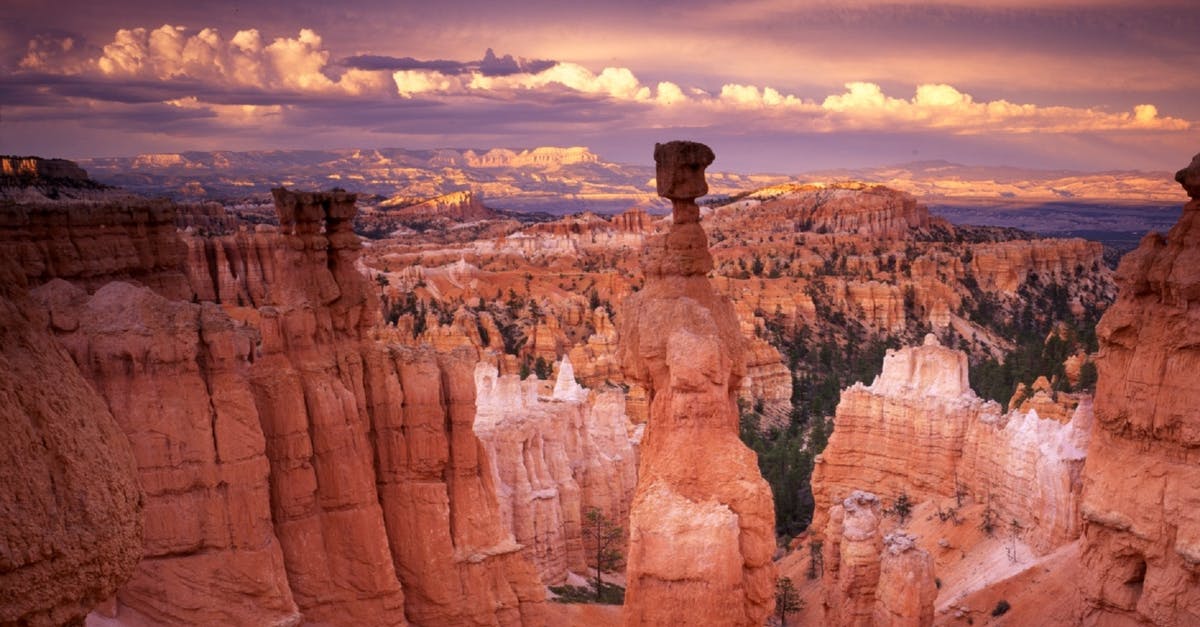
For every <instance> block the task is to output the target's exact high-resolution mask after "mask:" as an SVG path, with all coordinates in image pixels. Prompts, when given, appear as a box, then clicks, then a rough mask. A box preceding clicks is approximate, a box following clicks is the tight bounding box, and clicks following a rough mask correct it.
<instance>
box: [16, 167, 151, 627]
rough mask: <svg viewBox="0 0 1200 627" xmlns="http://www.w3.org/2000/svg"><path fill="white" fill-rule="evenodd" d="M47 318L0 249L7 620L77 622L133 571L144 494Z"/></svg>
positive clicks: (121, 437)
mask: <svg viewBox="0 0 1200 627" xmlns="http://www.w3.org/2000/svg"><path fill="white" fill-rule="evenodd" d="M6 167H7V163H6ZM49 323H50V320H49V318H48V317H47V316H46V315H45V313H44V312H42V311H41V310H40V308H39V307H38V306H37V305H36V303H34V302H31V300H30V299H29V297H28V294H27V293H26V290H25V277H24V272H23V270H22V268H20V267H17V266H16V265H15V264H13V263H12V260H11V259H8V258H2V257H0V399H2V401H0V433H3V434H4V437H3V441H2V442H0V460H3V461H2V462H0V512H2V515H0V624H5V625H31V626H40V625H62V624H71V623H76V622H79V621H81V620H82V619H83V617H84V616H85V615H86V614H87V613H88V612H89V611H90V610H91V608H92V607H94V606H95V605H97V604H99V603H100V602H102V601H104V600H105V599H107V598H109V597H111V596H112V595H113V594H114V593H115V592H116V591H117V588H118V586H120V585H122V584H123V583H125V582H126V581H127V580H128V579H129V578H130V577H131V576H132V575H133V572H134V568H135V567H136V565H137V563H138V560H139V559H140V558H141V556H142V530H143V527H142V515H143V506H142V494H141V490H140V489H139V487H138V481H137V467H136V464H135V462H134V458H133V454H132V452H131V451H130V447H129V442H128V440H127V439H126V438H125V434H124V433H122V432H121V429H120V428H119V427H118V425H117V422H116V421H115V420H114V419H113V415H112V413H111V412H110V410H109V408H108V407H107V406H106V404H105V401H104V398H102V397H101V396H100V395H99V394H97V393H96V391H95V390H93V389H92V387H91V386H90V385H88V383H87V381H86V380H85V379H84V378H83V377H81V376H80V375H79V372H78V371H77V370H76V369H75V366H74V364H73V363H72V362H71V357H70V355H68V354H67V352H66V351H65V350H63V348H62V346H60V345H59V344H58V343H57V342H55V341H54V339H53V338H52V334H51V333H49V331H48V329H47V326H48V324H49ZM55 323H56V324H60V325H70V324H77V323H78V318H75V317H70V316H68V317H65V318H63V317H60V318H59V319H58V320H56V321H55Z"/></svg>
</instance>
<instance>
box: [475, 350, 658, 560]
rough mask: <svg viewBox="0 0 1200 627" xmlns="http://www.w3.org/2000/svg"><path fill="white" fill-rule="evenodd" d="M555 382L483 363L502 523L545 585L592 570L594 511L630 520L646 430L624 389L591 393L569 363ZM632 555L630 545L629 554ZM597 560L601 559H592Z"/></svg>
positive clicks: (479, 428)
mask: <svg viewBox="0 0 1200 627" xmlns="http://www.w3.org/2000/svg"><path fill="white" fill-rule="evenodd" d="M544 384H545V382H542V381H539V380H538V379H536V378H531V379H527V380H524V381H522V380H521V379H520V377H518V376H517V375H503V376H500V375H498V374H497V370H496V367H495V366H493V365H491V364H488V363H485V362H480V363H479V365H478V366H476V368H475V388H476V393H477V397H476V414H475V433H476V435H478V436H479V439H480V440H481V441H482V442H483V443H484V448H485V449H486V450H487V451H488V454H489V455H488V456H489V457H490V458H491V460H492V463H493V468H494V472H495V479H494V481H495V485H496V492H497V494H498V498H499V501H500V512H501V515H500V517H501V520H502V521H503V522H504V524H505V528H506V529H508V530H510V531H511V533H512V536H513V538H514V539H515V540H516V542H517V543H518V544H520V545H521V546H523V547H524V549H523V551H524V553H525V555H526V556H527V557H528V558H529V559H530V561H532V562H533V564H534V565H535V566H536V567H537V569H538V574H539V575H540V576H541V579H542V581H544V582H545V583H547V584H561V583H564V582H565V581H566V579H567V574H568V572H575V573H585V572H586V569H587V568H588V567H589V563H588V558H589V557H591V556H590V555H589V554H588V552H587V551H586V550H585V547H584V543H583V539H582V537H581V525H582V522H583V519H584V518H583V517H584V513H585V512H586V511H588V509H590V508H597V509H599V510H600V511H601V512H602V513H603V514H604V516H605V517H606V518H608V519H609V520H612V521H614V522H615V523H616V524H617V525H620V526H622V527H624V526H625V524H626V521H627V520H628V518H629V505H630V502H631V501H632V499H633V489H634V486H635V485H636V483H637V452H636V450H635V448H634V446H635V444H636V439H635V438H636V437H638V436H640V429H638V430H635V429H634V427H633V425H632V424H631V423H630V422H629V418H628V416H627V415H626V414H625V397H624V394H623V393H622V392H621V390H620V389H619V388H608V389H605V390H602V391H597V392H593V391H590V390H588V389H586V388H584V387H582V386H580V385H579V384H578V383H576V382H575V377H574V371H573V369H572V367H571V362H570V360H569V359H566V358H564V359H563V361H562V362H561V363H560V364H559V371H558V377H557V379H556V381H555V385H554V389H553V391H552V392H549V393H548V394H547V393H544V392H543V391H542V389H541V388H542V386H543V385H544ZM622 553H624V551H622ZM590 565H591V566H594V565H595V564H594V563H593V564H590Z"/></svg>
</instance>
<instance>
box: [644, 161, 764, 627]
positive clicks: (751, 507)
mask: <svg viewBox="0 0 1200 627" xmlns="http://www.w3.org/2000/svg"><path fill="white" fill-rule="evenodd" d="M712 158H713V157H712V152H711V151H710V150H709V149H708V148H707V147H706V146H703V145H702V144H693V143H690V142H673V143H671V144H666V145H660V146H657V147H656V148H655V161H656V162H658V164H659V169H658V173H659V174H658V185H659V191H660V194H662V195H664V196H666V197H668V198H671V199H672V201H673V203H674V205H675V212H674V224H673V225H672V227H671V229H670V231H669V232H668V233H667V234H666V235H665V237H663V238H661V239H659V240H657V241H655V242H654V243H652V244H650V246H649V247H648V249H647V251H646V255H645V259H644V260H643V266H644V268H645V271H646V275H647V277H648V280H647V283H646V286H645V288H644V289H642V290H641V291H639V292H638V293H636V294H635V295H633V296H631V297H629V298H628V299H627V300H626V301H625V304H624V309H623V313H622V316H621V356H622V360H621V361H622V365H623V367H624V369H625V372H626V375H627V376H628V377H629V378H630V379H631V380H633V381H638V382H641V383H642V384H644V385H645V386H646V387H647V388H648V389H649V391H650V398H651V401H650V422H649V425H648V426H647V430H646V436H645V439H644V440H643V442H642V446H641V449H640V452H639V455H640V456H641V459H640V462H639V468H638V485H637V491H636V493H635V496H634V501H633V506H632V510H631V513H630V520H629V525H630V541H629V556H628V562H627V569H626V577H627V581H628V588H627V591H626V597H625V624H626V625H676V624H682V623H687V622H690V621H694V620H696V618H697V617H703V620H705V621H707V622H711V623H713V624H721V625H756V626H757V625H761V624H762V623H763V621H764V620H766V618H767V616H769V615H770V613H771V610H772V607H773V605H774V587H775V581H774V579H775V573H774V566H773V564H772V563H771V555H772V553H773V552H774V549H775V540H774V511H773V510H774V508H773V504H772V501H771V493H770V489H769V487H768V486H767V484H766V482H765V481H763V479H762V477H761V476H760V475H759V472H758V464H757V461H756V460H755V456H754V454H753V452H751V451H750V450H749V449H747V448H746V447H745V445H743V444H742V443H741V442H740V441H739V439H738V435H737V430H738V427H737V423H738V414H737V407H736V404H735V398H736V394H737V386H738V383H739V382H740V379H741V377H742V376H743V375H744V373H745V361H744V350H743V347H742V340H741V333H740V331H739V328H738V322H737V318H736V315H735V314H734V312H733V308H732V307H731V305H730V304H729V301H728V300H726V299H724V298H720V297H718V296H717V295H716V294H715V293H714V292H713V289H712V287H711V286H710V285H709V283H708V280H707V279H706V278H705V276H704V274H705V273H706V272H707V271H708V270H709V269H711V268H712V257H711V256H709V253H708V250H707V245H706V238H705V235H704V231H703V229H701V228H700V224H699V208H698V207H697V206H696V205H695V203H694V198H695V197H697V196H700V195H703V194H704V193H705V190H706V185H705V182H704V176H703V173H704V167H705V166H707V165H708V164H709V163H711V162H712ZM684 556H703V558H697V559H688V558H684V559H681V557H684Z"/></svg>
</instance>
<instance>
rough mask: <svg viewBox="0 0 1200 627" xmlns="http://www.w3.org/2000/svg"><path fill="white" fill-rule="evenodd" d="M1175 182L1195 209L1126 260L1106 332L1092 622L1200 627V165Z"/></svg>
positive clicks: (1092, 523)
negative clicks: (1199, 409)
mask: <svg viewBox="0 0 1200 627" xmlns="http://www.w3.org/2000/svg"><path fill="white" fill-rule="evenodd" d="M1175 178H1176V180H1177V181H1179V182H1180V184H1181V185H1183V187H1184V189H1185V190H1186V191H1187V193H1188V195H1189V196H1190V197H1191V198H1192V200H1191V202H1189V203H1187V205H1186V206H1184V208H1183V214H1182V215H1181V216H1180V218H1179V222H1178V223H1177V224H1176V225H1175V226H1174V228H1172V229H1171V231H1170V232H1169V233H1168V234H1167V236H1166V237H1163V236H1162V235H1159V234H1157V233H1151V234H1150V235H1147V236H1146V237H1145V238H1143V239H1142V242H1141V245H1140V246H1138V248H1137V250H1135V251H1133V252H1132V253H1129V254H1128V255H1126V256H1125V258H1124V259H1123V260H1122V261H1121V265H1120V267H1119V268H1118V270H1117V281H1118V285H1119V287H1120V295H1119V297H1118V298H1117V302H1116V303H1115V304H1114V305H1113V306H1112V307H1111V308H1109V310H1108V312H1107V313H1106V314H1105V315H1104V318H1103V319H1102V320H1101V321H1100V325H1099V326H1098V328H1097V332H1098V335H1099V337H1100V355H1099V357H1098V358H1097V360H1096V364H1097V369H1098V372H1099V381H1098V383H1097V387H1096V423H1097V429H1096V434H1095V437H1093V439H1092V445H1091V447H1090V448H1089V450H1088V461H1087V466H1086V468H1085V469H1084V500H1083V516H1084V519H1085V521H1086V522H1085V525H1084V539H1085V544H1084V550H1083V559H1084V565H1085V568H1084V572H1085V578H1084V593H1085V595H1086V597H1087V599H1088V602H1089V605H1090V609H1089V611H1088V613H1087V615H1086V617H1085V623H1086V624H1105V625H1108V624H1155V625H1180V626H1182V625H1194V624H1197V623H1200V516H1197V515H1196V512H1197V511H1200V413H1198V412H1197V407H1200V386H1198V385H1197V384H1196V372H1197V369H1198V368H1200V352H1198V351H1197V349H1196V347H1197V346H1198V345H1200V307H1197V306H1196V305H1194V303H1197V302H1200V200H1197V198H1200V155H1197V157H1196V158H1195V159H1193V160H1192V163H1191V165H1190V166H1189V167H1187V168H1185V169H1183V170H1180V171H1179V173H1178V174H1176V176H1175Z"/></svg>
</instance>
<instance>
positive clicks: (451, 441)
mask: <svg viewBox="0 0 1200 627" xmlns="http://www.w3.org/2000/svg"><path fill="white" fill-rule="evenodd" d="M354 200H355V199H354V196H353V195H352V194H346V193H332V194H305V193H292V192H286V191H279V192H277V195H276V202H277V206H278V210H279V222H280V227H279V229H272V228H269V227H263V228H259V229H256V230H254V231H239V232H237V233H232V234H229V235H225V236H218V237H214V238H203V237H199V236H197V235H194V234H193V235H188V236H186V237H185V238H184V240H185V241H186V242H187V244H186V245H185V244H183V243H182V242H181V241H180V240H179V239H175V238H174V237H173V235H174V233H173V231H172V233H171V235H172V237H167V236H166V229H167V227H166V226H165V225H166V224H172V226H171V227H170V228H171V229H173V228H174V227H173V221H174V219H173V218H174V216H173V215H171V213H170V212H169V211H164V212H163V213H161V214H159V213H154V212H153V211H143V210H141V209H138V208H131V209H128V210H120V211H117V212H115V213H114V215H112V216H107V217H106V216H105V215H104V214H103V212H99V213H95V214H94V215H87V216H85V217H84V218H80V219H79V220H78V221H75V218H74V217H72V218H71V220H73V221H72V222H71V223H70V224H69V225H68V226H71V225H75V224H79V225H82V226H81V227H80V228H74V227H73V226H72V228H67V229H60V230H59V231H55V232H54V233H52V232H51V231H50V230H49V229H48V228H47V227H46V226H45V225H44V224H41V223H40V222H39V219H37V217H36V216H35V217H34V218H23V219H24V220H25V222H22V223H21V224H20V225H19V228H18V229H10V230H8V231H6V233H5V235H6V236H8V237H5V238H4V242H5V246H6V247H9V248H12V249H16V250H23V251H32V252H31V253H30V254H29V255H28V256H30V258H33V259H42V260H49V261H48V262H46V263H43V264H42V265H41V266H40V268H39V269H37V271H36V273H29V274H30V276H32V277H34V278H35V279H47V278H50V277H61V278H66V279H69V280H70V281H71V282H70V283H69V282H67V281H64V280H59V279H56V280H51V281H49V282H47V283H45V284H43V285H41V286H40V287H38V288H37V289H36V290H35V291H34V293H35V296H36V297H37V299H38V301H39V302H40V304H41V307H42V309H43V310H44V311H45V312H46V314H47V317H48V319H49V321H50V325H51V328H52V330H53V331H54V332H55V333H56V334H57V335H58V336H59V339H60V341H61V342H62V344H63V345H65V346H66V347H68V349H69V350H70V353H71V356H72V357H73V358H74V361H75V363H76V364H77V366H78V368H79V371H81V372H82V373H83V374H84V376H85V377H86V378H87V379H89V380H90V381H91V384H92V385H93V386H94V387H95V388H96V389H97V390H98V391H99V392H100V393H101V395H102V396H103V397H104V399H105V401H107V404H108V406H109V407H110V408H111V409H112V411H113V413H114V415H116V416H117V418H118V423H119V424H120V426H121V429H122V430H123V431H124V432H125V434H126V436H127V437H128V438H129V440H130V442H131V443H132V444H133V454H134V457H135V458H136V460H137V463H138V472H139V475H140V479H141V482H142V484H143V486H144V487H145V490H146V497H145V499H146V501H145V502H146V505H145V527H146V532H145V550H146V558H145V559H143V561H142V562H141V563H140V564H139V565H138V567H137V570H136V572H135V573H134V577H133V579H132V580H131V581H130V582H129V583H128V584H127V585H125V586H124V587H122V588H121V589H120V590H119V591H118V594H117V600H118V603H117V604H116V605H115V606H114V607H113V608H110V612H109V613H114V612H115V615H116V618H117V619H118V620H121V621H133V622H137V621H149V622H151V623H192V624H295V623H297V622H299V621H301V620H305V621H314V622H325V623H345V622H353V623H355V624H372V625H383V624H387V625H402V624H405V623H406V619H407V620H412V621H414V622H415V623H418V624H507V625H511V624H518V623H525V624H539V623H540V622H541V618H540V616H541V607H542V602H543V599H544V594H545V592H544V588H543V586H542V584H541V582H540V581H539V580H538V577H537V574H536V572H535V571H534V569H533V567H532V565H531V564H530V562H529V561H528V560H527V559H525V558H524V557H523V556H522V554H521V553H520V548H521V547H520V546H519V545H517V544H515V543H514V542H513V541H512V539H511V537H510V535H509V533H508V531H507V529H506V528H504V527H503V526H502V524H501V519H500V513H499V505H498V502H497V500H496V497H495V486H493V485H492V480H493V474H492V472H491V470H490V465H489V463H488V460H487V456H486V452H485V451H484V450H483V448H482V446H481V444H480V443H479V441H478V439H477V438H476V437H475V436H474V434H473V432H472V422H473V419H474V400H475V389H474V381H473V378H472V376H471V372H472V369H473V367H474V363H475V354H474V353H473V352H470V353H448V354H437V353H434V352H432V351H430V350H429V349H411V348H405V347H398V346H388V345H385V344H382V343H379V342H377V341H375V340H374V339H373V338H372V334H371V331H372V329H374V327H375V324H376V321H377V320H378V317H377V316H378V311H377V304H376V301H375V297H374V291H373V290H372V289H371V287H370V286H369V285H368V283H367V281H366V279H365V278H364V277H363V275H362V274H361V273H360V270H359V269H358V267H357V263H356V262H357V257H358V246H359V241H358V238H357V236H355V235H354V234H353V233H352V232H351V231H350V220H351V219H352V217H353V215H354ZM72 211H73V210H72ZM38 215H42V216H51V217H53V216H54V215H64V214H62V213H53V212H43V213H42V214H38ZM65 215H69V216H72V215H73V214H71V213H69V212H68V213H67V214H65ZM124 216H128V218H126V217H124ZM160 218H161V219H160ZM122 220H125V222H122ZM107 222H112V223H115V224H117V225H118V226H122V225H127V228H126V227H123V228H119V229H109V230H111V231H113V232H114V233H113V235H114V236H113V237H111V238H109V239H104V238H103V237H101V235H100V232H101V231H104V230H105V229H91V226H90V225H93V224H94V225H100V224H105V223H107ZM160 224H161V225H164V226H161V228H160V227H159V226H157V225H160ZM21 229H23V230H21ZM123 229H124V230H123ZM139 230H140V232H142V233H143V234H145V233H147V232H148V233H149V234H150V237H148V238H147V237H145V236H143V237H142V238H141V239H138V238H136V237H133V236H132V235H129V233H136V232H138V231H139ZM14 231H19V232H20V233H21V234H22V235H23V234H24V233H34V234H35V237H33V238H31V239H32V243H28V242H27V240H26V238H24V237H13V236H11V234H12V233H13V232H14ZM64 231H65V232H64ZM55 234H58V235H60V237H59V238H57V239H56V238H55V237H54V235H55ZM81 234H82V235H81ZM62 236H66V237H70V238H75V239H79V238H81V237H84V238H91V239H93V240H95V241H98V242H102V243H103V244H104V246H107V247H108V248H106V249H105V250H106V251H108V252H109V254H107V255H106V258H104V259H97V260H91V259H88V258H80V257H78V255H76V256H74V257H72V256H70V255H66V254H63V253H58V252H56V251H55V248H54V246H55V245H56V244H55V242H59V241H61V240H62ZM147 240H148V242H147ZM148 243H149V246H148ZM75 248H78V246H76V247H75ZM186 250H190V251H191V252H190V253H189V254H187V255H186V256H185V255H184V254H178V253H180V252H181V251H186ZM143 251H150V253H149V254H141V253H142V252H143ZM161 251H168V252H169V254H167V253H164V254H162V255H160V254H159V253H160V252H161ZM171 255H177V256H175V257H171ZM172 258H174V259H176V260H177V261H176V263H174V264H172V263H169V260H170V259H172ZM62 259H66V260H67V261H70V262H71V263H64V262H61V260H62ZM113 259H116V260H118V263H114V262H113V261H112V260H113ZM180 262H182V264H181V263H180ZM181 265H182V267H184V268H186V273H181V272H179V268H180V267H181ZM185 277H186V278H185ZM114 278H118V279H121V278H125V279H136V280H139V282H141V283H143V284H146V285H151V286H153V287H154V288H155V289H154V290H151V289H148V288H147V287H145V286H144V285H137V284H134V283H130V282H121V281H117V282H111V280H112V279H114ZM189 279H190V281H189ZM97 285H100V286H101V287H99V288H98V289H95V288H94V287H93V286H97ZM192 286H194V289H193V287H192ZM89 290H94V291H89ZM210 299H211V300H210ZM218 300H219V301H221V304H220V305H218V304H217V303H216V302H213V301H218ZM192 301H198V302H192ZM413 538H423V540H422V541H421V542H414V541H413Z"/></svg>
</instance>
